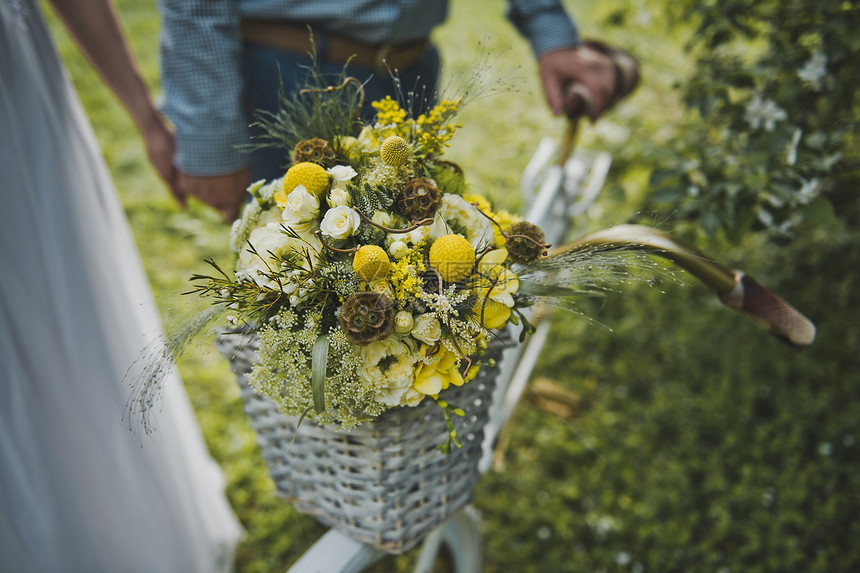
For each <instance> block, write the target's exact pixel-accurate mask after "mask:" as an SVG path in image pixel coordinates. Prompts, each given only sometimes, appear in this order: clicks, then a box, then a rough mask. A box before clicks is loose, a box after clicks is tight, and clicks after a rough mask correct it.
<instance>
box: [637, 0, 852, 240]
mask: <svg viewBox="0 0 860 573" xmlns="http://www.w3.org/2000/svg"><path fill="white" fill-rule="evenodd" d="M677 6H678V10H679V12H678V14H676V16H680V17H681V19H683V20H684V21H685V22H686V23H687V24H689V22H693V23H694V24H695V25H697V28H696V29H695V31H694V33H693V34H692V36H691V38H692V39H691V40H690V42H689V44H688V49H689V50H690V52H691V54H693V56H694V57H695V61H696V69H695V72H694V73H693V75H692V78H691V79H690V80H689V81H686V82H684V83H683V85H682V88H681V89H682V90H683V96H684V102H685V104H686V105H687V106H688V107H689V108H690V110H691V111H693V112H694V115H695V117H693V118H691V119H690V121H689V125H687V126H686V128H685V129H684V130H683V135H682V136H681V138H680V141H677V142H676V146H675V149H674V151H675V153H673V154H670V155H666V156H663V159H662V161H661V163H660V164H659V165H658V166H657V167H656V168H655V169H654V170H653V171H652V174H651V188H652V189H653V193H651V195H650V196H649V199H648V200H649V203H650V205H649V207H650V208H652V209H657V210H662V211H665V210H667V208H670V209H671V210H672V211H673V212H674V213H676V214H677V215H679V216H681V217H682V218H683V219H686V220H692V221H696V222H698V223H699V224H700V226H701V227H702V228H703V229H704V230H705V231H706V232H707V233H708V234H711V235H713V234H716V233H717V232H718V231H720V230H722V231H724V232H725V233H726V234H727V235H728V236H729V237H730V238H732V239H735V240H736V239H739V238H740V237H741V236H742V235H743V234H745V233H748V232H750V231H755V230H761V229H767V230H770V231H774V232H776V233H779V234H781V235H789V236H790V235H791V234H792V233H793V232H794V231H795V230H796V229H797V227H798V226H799V225H801V224H803V223H804V222H806V223H817V224H832V223H833V222H835V220H836V216H845V213H846V211H845V210H843V209H842V205H843V204H848V203H854V202H855V201H854V199H855V198H856V191H855V189H856V188H857V185H856V184H857V179H858V177H857V167H858V140H857V136H856V133H857V127H858V117H860V114H858V111H860V100H859V99H858V93H857V90H856V87H857V83H858V82H860V57H858V56H860V35H858V34H857V32H856V31H857V30H858V29H860V3H858V2H857V1H854V0H852V1H848V2H845V1H842V0H788V1H783V0H779V1H778V0H766V1H764V2H757V3H749V2H746V1H744V0H713V1H711V2H707V3H703V2H698V1H694V0H682V2H680V3H679V4H678V5H677ZM679 155H680V157H679Z"/></svg>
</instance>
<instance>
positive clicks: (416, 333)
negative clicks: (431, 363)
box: [411, 312, 442, 346]
mask: <svg viewBox="0 0 860 573" xmlns="http://www.w3.org/2000/svg"><path fill="white" fill-rule="evenodd" d="M411 334H412V337H413V338H415V339H417V340H420V341H421V342H423V343H424V344H428V345H431V346H432V345H433V344H435V343H436V341H438V340H439V338H441V337H442V325H441V324H440V323H439V319H437V318H436V315H435V314H433V313H430V312H428V313H425V314H420V315H418V318H416V319H415V326H414V327H413V328H412V333H411Z"/></svg>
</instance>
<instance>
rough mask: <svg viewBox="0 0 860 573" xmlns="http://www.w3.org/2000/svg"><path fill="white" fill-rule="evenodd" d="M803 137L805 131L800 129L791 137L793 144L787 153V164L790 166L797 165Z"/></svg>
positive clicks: (789, 146) (790, 144) (791, 143)
mask: <svg viewBox="0 0 860 573" xmlns="http://www.w3.org/2000/svg"><path fill="white" fill-rule="evenodd" d="M802 136H803V130H802V129H800V128H799V127H798V128H797V129H795V130H794V133H793V134H792V135H791V142H790V143H789V144H788V149H787V150H786V152H785V162H786V163H788V164H789V165H794V164H795V163H797V147H798V145H800V138H801V137H802Z"/></svg>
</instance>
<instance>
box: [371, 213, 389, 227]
mask: <svg viewBox="0 0 860 573" xmlns="http://www.w3.org/2000/svg"><path fill="white" fill-rule="evenodd" d="M370 220H371V221H373V222H374V223H376V224H377V225H382V226H383V227H388V228H391V224H392V223H393V222H394V218H393V217H392V216H391V213H386V212H385V211H374V212H373V216H372V217H371V218H370Z"/></svg>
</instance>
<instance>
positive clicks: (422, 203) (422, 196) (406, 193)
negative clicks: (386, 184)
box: [397, 177, 442, 221]
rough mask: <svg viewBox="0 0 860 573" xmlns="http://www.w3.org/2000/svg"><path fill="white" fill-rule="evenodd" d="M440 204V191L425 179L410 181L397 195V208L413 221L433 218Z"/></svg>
mask: <svg viewBox="0 0 860 573" xmlns="http://www.w3.org/2000/svg"><path fill="white" fill-rule="evenodd" d="M441 204H442V191H440V190H439V188H438V187H436V182H435V181H433V180H432V179H428V178H426V177H416V178H415V179H410V180H409V183H407V184H406V185H405V186H404V187H403V188H402V189H401V190H400V193H398V194H397V207H398V208H399V209H400V210H401V211H402V212H403V214H404V215H406V216H407V217H409V218H410V219H411V220H413V221H418V220H421V219H426V218H428V217H433V216H434V215H435V214H436V210H437V209H438V208H439V206H440V205H441Z"/></svg>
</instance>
